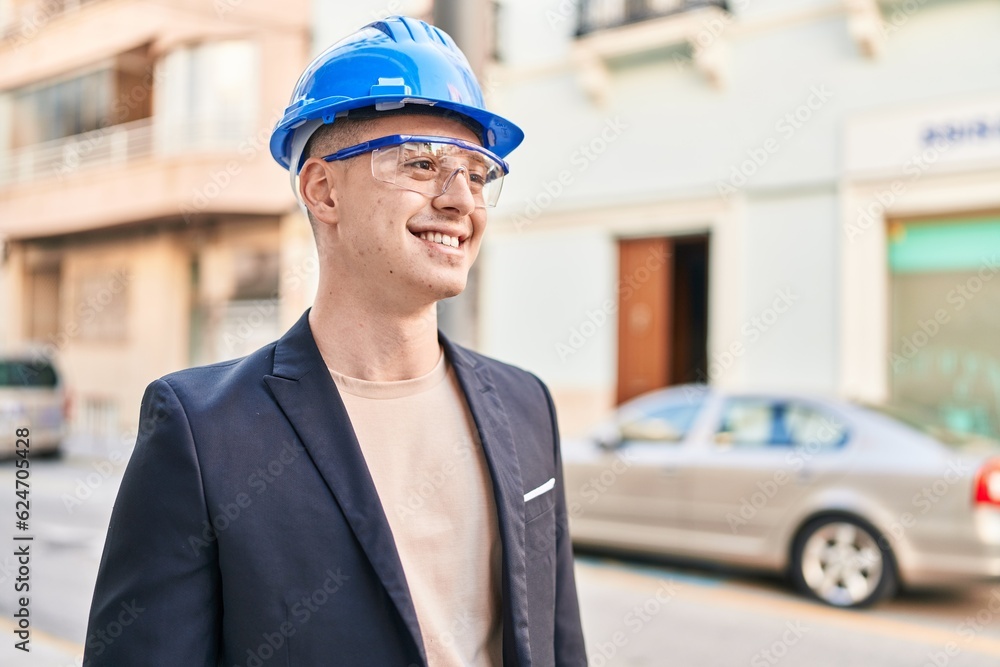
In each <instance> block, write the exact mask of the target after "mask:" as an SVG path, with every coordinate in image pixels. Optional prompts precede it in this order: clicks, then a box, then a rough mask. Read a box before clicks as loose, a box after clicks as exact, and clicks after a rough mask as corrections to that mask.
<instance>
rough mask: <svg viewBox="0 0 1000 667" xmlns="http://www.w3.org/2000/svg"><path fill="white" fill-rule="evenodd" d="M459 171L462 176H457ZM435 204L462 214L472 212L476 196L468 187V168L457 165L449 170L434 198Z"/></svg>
mask: <svg viewBox="0 0 1000 667" xmlns="http://www.w3.org/2000/svg"><path fill="white" fill-rule="evenodd" d="M459 173H461V174H463V176H464V178H459V177H458V175H459ZM434 201H435V204H436V205H438V206H440V207H441V208H453V209H455V210H456V211H458V212H459V213H461V214H462V215H468V214H469V213H472V211H473V210H475V208H476V198H475V197H474V196H473V194H472V189H471V188H470V187H469V170H468V169H467V168H466V167H458V168H456V169H455V171H453V172H451V175H450V176H448V179H447V180H446V181H445V182H444V186H443V187H442V188H441V194H440V195H438V196H437V197H436V198H435V200H434Z"/></svg>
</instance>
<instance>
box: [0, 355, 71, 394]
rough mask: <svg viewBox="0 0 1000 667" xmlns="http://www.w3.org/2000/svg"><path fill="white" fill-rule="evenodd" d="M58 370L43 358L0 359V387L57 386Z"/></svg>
mask: <svg viewBox="0 0 1000 667" xmlns="http://www.w3.org/2000/svg"><path fill="white" fill-rule="evenodd" d="M57 383H58V377H57V376H56V371H55V369H54V368H52V365H51V364H50V363H49V362H47V361H45V360H43V359H38V360H19V359H0V387H47V388H50V387H55V386H56V384H57Z"/></svg>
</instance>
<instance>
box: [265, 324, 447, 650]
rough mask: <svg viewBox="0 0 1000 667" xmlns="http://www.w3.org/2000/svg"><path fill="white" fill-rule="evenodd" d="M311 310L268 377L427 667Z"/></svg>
mask: <svg viewBox="0 0 1000 667" xmlns="http://www.w3.org/2000/svg"><path fill="white" fill-rule="evenodd" d="M308 316H309V311H306V313H305V314H304V315H303V316H302V317H301V318H300V319H299V321H298V322H296V324H295V325H294V326H293V327H292V328H291V329H290V330H289V331H288V333H286V334H285V335H284V336H283V337H282V338H281V339H280V340H279V341H278V342H277V345H276V346H275V350H274V374H273V375H266V376H264V381H265V382H266V383H267V385H268V387H270V389H271V392H272V393H273V394H274V397H275V400H276V401H277V402H278V405H279V406H280V407H281V410H282V412H284V413H285V416H286V417H287V418H288V421H289V422H291V424H292V427H293V428H294V429H295V431H296V433H298V436H299V439H301V440H302V444H303V446H304V447H305V448H306V450H307V451H308V452H309V455H310V456H311V457H312V460H313V461H314V462H315V464H316V467H317V468H318V469H319V472H320V474H321V475H322V476H323V479H324V480H325V481H326V484H327V486H328V487H329V488H330V491H331V492H332V493H333V495H334V497H335V498H336V500H337V503H338V504H339V505H340V508H341V511H342V512H343V513H344V516H345V517H346V519H347V521H348V523H350V525H351V529H352V530H353V532H354V535H355V537H356V538H357V540H358V542H359V543H360V544H361V548H362V549H364V552H365V554H366V555H367V557H368V560H369V561H371V564H372V567H373V568H374V569H375V572H376V573H377V574H378V577H379V578H380V579H381V580H382V584H383V585H384V586H385V589H386V591H387V592H388V593H389V597H390V598H391V599H392V601H393V602H394V603H395V605H396V608H397V610H398V611H399V614H400V616H401V617H402V618H403V621H404V622H405V623H406V627H407V628H408V629H409V631H410V634H411V635H412V637H413V642H414V644H415V645H416V646H417V648H418V649H419V651H420V656H421V658H422V662H423V664H426V663H427V654H426V652H425V650H424V644H423V639H422V638H421V635H420V628H419V625H418V623H417V614H416V611H415V610H414V607H413V599H412V598H411V597H410V590H409V587H408V586H407V585H406V577H405V575H404V573H403V567H402V565H401V564H400V561H399V555H398V553H397V551H396V544H395V542H394V541H393V538H392V532H391V530H390V528H389V522H388V520H387V519H386V517H385V513H384V511H383V509H382V504H381V502H380V501H379V498H378V492H377V491H376V490H375V484H374V482H373V481H372V478H371V474H370V473H369V472H368V465H367V463H366V462H365V458H364V455H363V454H362V452H361V447H360V445H359V444H358V439H357V436H356V435H355V433H354V428H353V427H352V426H351V422H350V419H349V417H348V415H347V410H346V408H345V407H344V402H343V401H342V400H341V398H340V394H339V392H338V391H337V387H336V385H335V384H334V382H333V378H332V377H330V373H329V371H328V370H327V367H326V364H325V363H324V361H323V357H322V356H321V355H320V353H319V349H318V348H317V347H316V341H315V339H314V338H313V335H312V331H311V329H310V328H309V320H308Z"/></svg>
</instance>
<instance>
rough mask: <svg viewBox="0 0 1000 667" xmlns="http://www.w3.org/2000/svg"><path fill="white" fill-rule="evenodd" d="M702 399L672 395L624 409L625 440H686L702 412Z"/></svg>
mask: <svg viewBox="0 0 1000 667" xmlns="http://www.w3.org/2000/svg"><path fill="white" fill-rule="evenodd" d="M702 405H703V401H702V400H701V399H700V398H688V397H683V396H678V395H675V396H669V397H660V398H652V400H651V399H650V398H642V399H640V400H639V401H638V402H636V403H633V404H631V405H626V406H625V407H623V409H622V412H621V415H620V428H621V435H622V439H623V440H662V441H675V442H676V441H680V440H683V439H684V438H685V437H686V436H687V434H688V431H690V430H691V426H692V425H694V422H695V419H696V418H697V417H698V414H699V413H700V412H701V408H702Z"/></svg>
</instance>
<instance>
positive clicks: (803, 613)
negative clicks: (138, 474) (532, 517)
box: [0, 454, 1000, 667]
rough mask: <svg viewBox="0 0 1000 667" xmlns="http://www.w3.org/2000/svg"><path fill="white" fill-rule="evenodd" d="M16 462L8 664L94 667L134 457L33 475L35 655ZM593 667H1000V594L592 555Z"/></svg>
mask: <svg viewBox="0 0 1000 667" xmlns="http://www.w3.org/2000/svg"><path fill="white" fill-rule="evenodd" d="M15 470H16V469H15V467H14V465H13V463H12V462H4V463H3V464H0V495H2V496H5V497H4V499H3V501H0V517H2V516H7V517H8V519H7V521H8V522H9V528H7V529H6V530H4V531H3V534H4V535H5V538H4V539H5V540H7V545H6V546H5V547H4V548H3V552H2V553H3V556H2V557H0V631H2V636H3V641H2V644H0V664H2V665H5V666H9V667H21V666H25V667H27V666H30V667H70V666H78V665H80V664H81V657H82V650H83V644H84V640H85V633H86V618H87V611H88V608H89V604H90V596H91V592H92V590H93V585H94V579H95V576H96V573H97V568H98V564H99V561H100V553H101V548H102V546H103V541H104V533H105V531H106V529H107V522H108V519H109V516H110V513H111V508H112V505H113V502H114V498H115V494H116V492H117V489H118V485H119V482H120V479H121V473H122V471H123V470H124V454H122V455H118V456H111V457H107V458H101V459H94V458H84V457H73V456H70V457H67V458H65V459H64V460H61V461H32V462H31V468H30V470H31V477H30V484H31V486H30V490H31V495H30V501H31V505H30V507H31V510H30V511H31V518H30V520H29V529H28V530H27V531H24V532H23V533H22V532H20V531H18V536H25V535H27V536H33V538H34V539H33V540H32V541H31V542H30V543H28V544H30V548H29V549H30V561H29V563H30V565H29V567H30V574H29V580H28V583H29V584H30V595H29V605H28V609H29V619H30V644H29V646H30V649H31V650H30V654H29V653H24V652H22V651H19V650H17V649H16V648H15V644H16V643H18V642H20V641H21V639H20V638H18V636H17V635H16V634H15V630H17V627H16V624H17V621H18V620H19V619H17V618H15V616H14V613H15V612H16V610H17V609H18V608H20V605H19V604H18V599H19V598H20V597H21V595H22V594H20V593H16V592H15V588H14V587H15V585H16V584H17V580H18V579H19V578H20V576H21V575H20V574H19V563H18V559H17V557H15V556H14V552H15V549H16V548H18V547H16V546H15V545H22V544H25V543H26V542H25V541H18V542H15V541H14V540H13V537H14V532H15V531H14V522H15V518H14V501H15V500H16V499H17V498H16V497H15V495H14V491H15V489H14V477H15ZM577 581H578V588H579V593H580V603H581V610H582V613H583V622H584V629H585V632H586V637H587V648H588V652H589V655H590V662H591V665H593V666H594V667H603V666H612V665H622V666H630V667H639V666H647V665H648V666H651V667H652V666H660V665H680V666H684V667H696V666H699V665H705V666H711V667H717V666H719V665H750V667H761V666H770V665H778V664H783V665H808V666H809V667H823V666H825V665H830V666H833V665H851V666H854V665H865V666H867V665H873V666H878V667H895V666H899V667H924V666H925V665H928V666H932V667H945V666H946V665H947V666H955V667H973V666H984V667H985V666H987V665H996V664H998V663H1000V618H998V617H1000V584H998V585H996V586H993V587H990V586H981V587H978V588H976V589H972V590H968V591H964V592H955V593H920V594H917V593H908V594H905V595H903V596H901V597H900V598H898V599H896V600H893V601H891V602H889V603H886V604H883V605H881V606H879V607H878V608H876V609H874V610H870V611H865V612H848V611H841V610H837V609H832V608H828V607H824V606H821V605H818V604H814V603H811V602H809V601H807V600H804V599H803V598H801V597H799V596H798V595H797V594H795V593H794V592H793V591H792V590H791V589H790V588H789V587H788V586H786V585H785V584H784V583H783V582H781V581H778V580H773V579H768V578H762V577H755V576H751V575H746V574H740V573H732V572H719V571H714V570H707V569H694V568H690V567H678V566H667V565H663V564H657V563H649V562H640V561H635V560H623V559H618V558H611V557H607V556H604V555H597V554H585V555H581V556H580V557H579V558H578V561H577Z"/></svg>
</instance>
